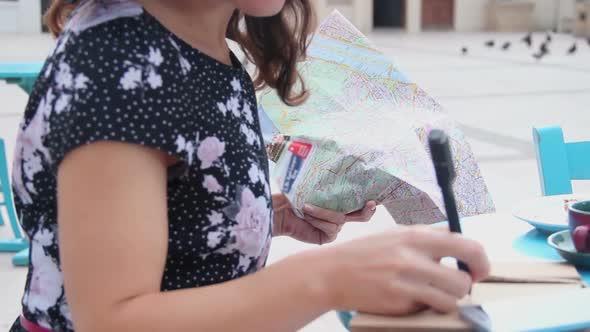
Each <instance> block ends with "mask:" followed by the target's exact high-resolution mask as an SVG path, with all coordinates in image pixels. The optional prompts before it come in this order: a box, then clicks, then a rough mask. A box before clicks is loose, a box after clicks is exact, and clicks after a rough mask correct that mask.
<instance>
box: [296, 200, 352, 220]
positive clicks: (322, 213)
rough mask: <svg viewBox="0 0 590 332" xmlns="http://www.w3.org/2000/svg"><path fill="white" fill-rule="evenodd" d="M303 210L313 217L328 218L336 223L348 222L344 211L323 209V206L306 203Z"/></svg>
mask: <svg viewBox="0 0 590 332" xmlns="http://www.w3.org/2000/svg"><path fill="white" fill-rule="evenodd" d="M303 212H304V213H305V214H306V215H308V216H311V217H314V218H316V219H320V220H326V221H329V222H331V223H334V224H340V225H341V224H344V223H345V222H346V215H344V213H340V212H336V211H332V210H328V209H323V208H321V207H317V206H313V205H310V204H305V206H304V207H303Z"/></svg>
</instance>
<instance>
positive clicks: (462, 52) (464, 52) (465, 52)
mask: <svg viewBox="0 0 590 332" xmlns="http://www.w3.org/2000/svg"><path fill="white" fill-rule="evenodd" d="M467 53H469V50H468V49H467V47H463V48H461V54H463V55H467Z"/></svg>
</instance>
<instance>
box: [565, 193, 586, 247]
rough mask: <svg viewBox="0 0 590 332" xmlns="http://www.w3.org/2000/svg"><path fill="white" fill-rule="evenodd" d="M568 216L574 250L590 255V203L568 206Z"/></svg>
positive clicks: (582, 202)
mask: <svg viewBox="0 0 590 332" xmlns="http://www.w3.org/2000/svg"><path fill="white" fill-rule="evenodd" d="M568 215H569V227H570V234H571V235H572V240H573V241H574V246H576V250H578V251H579V252H584V253H590V201H581V202H576V203H574V204H572V205H570V207H569V211H568Z"/></svg>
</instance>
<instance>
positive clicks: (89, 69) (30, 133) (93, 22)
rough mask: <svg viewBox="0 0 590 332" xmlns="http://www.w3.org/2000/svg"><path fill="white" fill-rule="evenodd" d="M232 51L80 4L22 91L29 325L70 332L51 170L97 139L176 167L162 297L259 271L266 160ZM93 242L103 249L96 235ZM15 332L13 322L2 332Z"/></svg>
mask: <svg viewBox="0 0 590 332" xmlns="http://www.w3.org/2000/svg"><path fill="white" fill-rule="evenodd" d="M231 56H232V61H233V66H229V65H226V64H223V63H221V62H218V61H216V60H215V59H213V58H211V57H209V56H207V55H206V54H203V53H201V52H199V51H198V50H196V49H194V48H192V47H190V46H189V45H188V44H186V43H185V42H183V41H182V40H181V39H179V38H178V37H177V36H175V35H174V34H173V33H171V32H170V31H168V30H167V29H166V28H165V27H164V26H162V25H161V24H160V23H159V22H158V21H157V20H156V19H155V18H154V17H152V16H151V15H150V14H149V13H147V12H146V11H145V10H143V8H142V7H141V6H139V5H138V4H136V3H134V2H133V1H122V0H118V1H116V0H103V1H98V0H87V1H82V3H81V4H80V5H79V6H78V8H77V9H76V11H75V12H74V13H73V14H72V16H71V17H70V19H69V20H68V23H67V26H66V28H65V31H64V32H63V33H62V34H61V36H60V37H59V39H58V41H57V44H56V47H55V50H54V51H53V52H52V54H51V55H50V57H49V58H48V60H47V62H46V64H45V66H44V68H43V70H42V72H41V75H40V77H39V79H38V81H37V83H36V86H35V88H34V91H33V93H32V94H31V97H30V101H29V104H28V106H27V109H26V112H25V115H24V119H23V121H22V124H21V127H20V132H19V136H18V140H17V148H16V152H15V159H14V166H13V189H14V194H15V202H16V208H17V210H18V213H19V216H20V221H21V224H22V227H23V229H24V230H25V232H26V233H27V235H28V236H29V238H30V239H31V249H30V265H29V272H28V275H27V282H26V288H25V292H24V296H23V299H22V306H23V316H24V318H25V319H26V320H27V321H29V322H32V323H34V324H36V325H38V326H40V327H43V328H46V329H49V330H52V331H73V325H72V318H71V315H70V310H69V307H68V302H67V298H66V297H65V294H64V287H63V276H62V271H61V266H60V257H59V241H58V238H57V234H58V223H57V195H56V190H57V186H56V180H57V169H58V167H59V165H60V162H61V161H62V160H63V159H64V157H65V156H66V155H67V153H68V152H70V151H72V150H74V149H76V148H77V147H80V146H83V145H86V144H90V143H93V142H97V141H105V140H108V141H119V142H127V143H129V144H137V145H142V146H146V147H149V148H153V149H157V150H160V151H163V152H165V153H167V154H168V155H171V156H174V157H176V159H177V160H179V163H178V164H176V165H174V166H172V167H170V168H169V170H168V185H167V200H168V228H169V240H168V252H167V259H166V264H165V270H164V273H163V275H162V282H161V290H162V291H168V290H175V289H182V288H191V287H200V286H205V285H210V284H215V283H220V282H224V281H227V280H231V279H234V278H238V277H241V276H244V275H246V274H249V273H253V272H255V271H257V270H259V269H260V268H262V267H263V266H264V264H265V262H266V257H267V255H268V250H269V246H270V240H271V234H272V230H271V223H272V202H271V194H270V190H269V183H268V164H267V158H266V152H265V150H264V147H263V141H262V136H261V133H260V125H259V119H258V113H257V112H256V110H257V105H256V96H255V91H254V87H253V84H252V81H251V79H250V77H249V76H248V74H247V72H246V71H245V70H244V69H243V67H242V66H241V65H240V64H239V61H238V60H237V59H236V57H235V56H234V55H233V54H232V55H231ZM80 222H84V220H80ZM105 227H108V223H107V226H105ZM96 245H97V246H103V245H105V244H104V243H102V242H101V239H100V238H97V239H96ZM20 330H22V327H21V326H20V325H19V322H18V321H17V322H16V323H15V325H14V327H13V329H12V331H20Z"/></svg>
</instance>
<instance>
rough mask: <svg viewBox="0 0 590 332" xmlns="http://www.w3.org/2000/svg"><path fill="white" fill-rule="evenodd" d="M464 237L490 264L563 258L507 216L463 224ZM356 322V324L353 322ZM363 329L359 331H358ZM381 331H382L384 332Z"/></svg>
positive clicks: (588, 276)
mask: <svg viewBox="0 0 590 332" xmlns="http://www.w3.org/2000/svg"><path fill="white" fill-rule="evenodd" d="M462 226H463V233H464V234H465V236H467V237H469V238H472V239H475V240H478V241H479V242H481V243H482V244H483V245H484V247H485V248H486V250H487V253H488V255H489V256H490V260H491V261H493V262H524V261H527V262H531V261H535V260H540V261H557V262H562V261H563V259H562V258H561V257H560V256H559V255H558V254H557V252H555V250H554V249H553V248H551V247H550V246H549V245H548V244H547V242H546V241H547V235H546V234H542V233H540V232H538V231H537V230H535V229H534V228H533V227H532V226H530V225H529V224H527V223H525V222H523V221H521V220H519V219H516V218H515V217H513V216H512V215H510V214H507V213H498V214H488V215H481V216H476V217H471V218H466V219H465V220H463V221H462ZM578 273H580V275H581V277H582V279H583V280H584V281H585V282H586V283H587V284H590V270H583V269H579V268H578ZM341 319H342V320H343V321H346V320H347V319H349V320H350V319H352V320H351V321H350V324H351V326H353V328H352V331H353V332H354V331H355V328H354V326H355V325H356V326H362V324H363V323H362V318H359V317H358V316H357V317H356V321H355V317H353V316H350V317H347V315H345V314H344V315H343V314H341ZM355 322H356V323H355ZM361 330H362V329H361ZM386 330H387V328H384V330H383V331H386Z"/></svg>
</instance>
